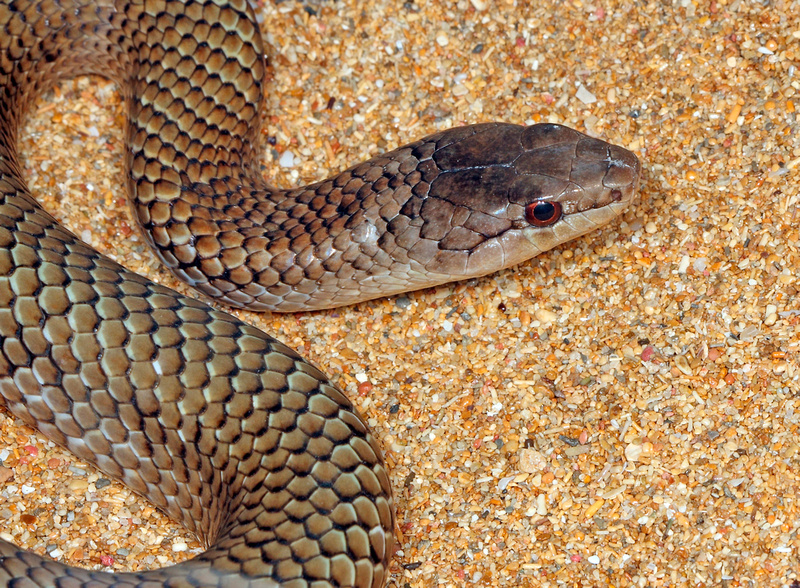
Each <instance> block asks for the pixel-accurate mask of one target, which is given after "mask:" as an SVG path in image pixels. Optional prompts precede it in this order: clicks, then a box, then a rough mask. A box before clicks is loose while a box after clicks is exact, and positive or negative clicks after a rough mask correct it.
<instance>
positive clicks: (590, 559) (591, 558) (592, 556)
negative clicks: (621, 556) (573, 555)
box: [589, 555, 600, 565]
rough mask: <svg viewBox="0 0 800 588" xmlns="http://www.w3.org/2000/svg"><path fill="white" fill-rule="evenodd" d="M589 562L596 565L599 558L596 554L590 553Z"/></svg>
mask: <svg viewBox="0 0 800 588" xmlns="http://www.w3.org/2000/svg"><path fill="white" fill-rule="evenodd" d="M589 563H590V564H593V565H598V564H599V563H600V558H599V557H597V556H596V555H590V556H589Z"/></svg>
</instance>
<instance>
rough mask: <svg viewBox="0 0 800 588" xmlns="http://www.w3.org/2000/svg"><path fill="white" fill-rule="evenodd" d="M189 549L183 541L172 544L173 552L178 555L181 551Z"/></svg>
mask: <svg viewBox="0 0 800 588" xmlns="http://www.w3.org/2000/svg"><path fill="white" fill-rule="evenodd" d="M188 548H189V546H188V545H186V543H184V542H183V541H177V542H175V543H173V544H172V551H174V552H176V553H177V552H180V551H186V550H187V549H188Z"/></svg>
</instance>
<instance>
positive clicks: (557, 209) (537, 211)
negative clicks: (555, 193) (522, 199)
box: [525, 200, 561, 227]
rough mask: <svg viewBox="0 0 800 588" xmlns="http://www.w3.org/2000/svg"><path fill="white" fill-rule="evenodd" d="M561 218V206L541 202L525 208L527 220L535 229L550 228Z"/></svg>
mask: <svg viewBox="0 0 800 588" xmlns="http://www.w3.org/2000/svg"><path fill="white" fill-rule="evenodd" d="M560 218H561V204H560V203H558V202H546V201H544V200H539V201H538V202H531V203H530V204H528V205H527V206H526V207H525V219H526V220H527V221H528V222H529V223H530V224H532V225H533V226H534V227H548V226H550V225H552V224H553V223H555V222H556V221H558V219H560Z"/></svg>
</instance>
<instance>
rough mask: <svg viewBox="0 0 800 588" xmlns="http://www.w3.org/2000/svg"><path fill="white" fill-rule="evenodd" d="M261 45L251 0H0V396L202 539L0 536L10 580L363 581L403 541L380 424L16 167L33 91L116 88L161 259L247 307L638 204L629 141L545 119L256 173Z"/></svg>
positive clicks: (524, 239) (533, 235)
mask: <svg viewBox="0 0 800 588" xmlns="http://www.w3.org/2000/svg"><path fill="white" fill-rule="evenodd" d="M263 54H264V51H263V45H262V40H261V36H260V32H259V30H258V27H257V25H256V24H255V20H254V18H253V14H252V11H251V9H250V7H249V5H248V4H247V2H246V0H230V1H228V0H219V1H218V2H215V1H214V0H208V1H195V0H189V1H186V2H183V1H181V2H178V1H165V0H155V1H149V2H146V3H143V4H139V3H134V2H126V1H122V0H120V1H119V2H117V3H114V2H112V1H110V0H101V1H99V2H88V1H85V0H77V1H76V0H58V1H55V0H42V1H38V2H34V1H30V0H0V198H1V201H0V402H2V403H3V404H4V405H5V406H6V407H7V408H8V409H9V410H10V411H11V412H12V413H13V414H15V415H17V416H18V417H20V418H21V419H23V420H24V421H25V422H26V423H29V424H30V425H31V426H34V427H36V428H38V429H39V430H41V431H42V432H43V433H44V434H45V435H47V436H48V437H49V438H50V439H52V440H53V441H55V442H56V443H59V444H61V445H63V446H65V447H67V448H68V449H70V450H71V451H72V452H74V453H75V454H76V455H78V456H79V457H80V458H81V459H84V460H86V461H88V462H92V463H94V464H96V465H97V466H98V467H99V468H100V469H101V470H103V471H104V472H105V473H106V474H108V475H110V476H113V477H115V478H118V479H120V480H122V481H123V482H124V483H125V484H127V485H128V486H129V487H130V488H132V489H133V490H135V491H136V492H138V493H139V494H141V495H142V496H144V497H146V498H147V499H148V500H150V501H151V502H152V503H153V504H155V505H156V506H157V507H158V508H160V509H161V510H163V511H164V512H166V513H167V514H168V515H170V516H172V517H173V518H175V519H177V520H179V521H181V522H182V523H183V524H184V525H186V527H187V528H189V529H190V530H192V531H194V532H195V533H197V535H198V536H199V537H200V539H201V540H202V541H204V542H205V543H206V545H207V546H208V550H207V551H206V552H205V553H203V554H202V555H199V556H198V557H196V558H195V559H193V560H190V561H187V562H184V563H182V564H179V565H176V566H173V567H169V568H165V569H161V570H154V571H150V572H146V573H136V574H132V573H131V574H118V575H113V574H108V573H105V572H91V571H86V570H79V569H75V568H70V567H68V566H64V565H62V564H60V563H57V562H53V561H51V560H49V559H44V558H41V557H38V556H35V555H33V554H30V553H26V552H23V551H21V550H19V548H17V547H15V546H14V545H11V544H9V543H6V542H3V541H0V586H26V587H27V586H41V587H44V586H58V587H62V588H67V587H74V586H86V587H88V586H92V587H95V586H117V587H139V586H141V587H144V586H154V585H163V586H171V587H176V588H177V587H183V586H236V587H245V586H252V587H256V586H274V585H282V586H290V587H300V586H316V587H321V586H359V587H367V586H375V587H379V586H382V585H384V583H385V581H386V578H387V569H388V563H389V558H390V557H391V554H392V551H393V536H392V532H393V528H394V514H393V506H392V495H391V490H390V487H389V481H388V476H387V473H386V469H385V466H384V464H383V460H382V457H381V453H380V450H379V448H378V445H377V443H376V441H375V439H374V438H373V437H372V436H371V434H370V433H369V431H368V430H367V427H366V425H365V423H364V422H363V420H362V419H361V418H360V417H359V416H358V414H357V413H356V411H355V410H354V409H353V406H352V405H351V404H350V402H349V401H348V400H347V399H346V398H345V397H344V396H343V395H342V393H341V392H340V391H338V390H337V389H336V388H334V387H333V386H331V384H330V383H329V382H328V380H327V378H326V377H325V376H324V375H323V374H322V373H321V372H320V371H319V370H317V369H316V368H314V367H313V366H311V365H309V364H308V363H307V362H305V361H304V360H303V359H302V358H301V357H299V356H298V355H297V354H296V353H295V352H294V351H292V350H291V349H289V348H287V347H285V346H284V345H283V344H281V343H279V342H278V341H276V340H274V339H272V338H270V337H269V336H267V335H265V334H264V333H261V332H260V331H258V330H256V329H254V328H252V327H250V326H248V325H246V324H244V323H242V322H240V321H239V320H237V319H235V318H233V317H231V316H229V315H227V314H225V313H222V312H218V311H215V310H212V309H211V308H209V307H208V306H206V305H204V304H202V303H200V302H197V301H194V300H191V299H189V298H185V297H183V296H180V295H178V294H177V293H175V292H173V291H171V290H169V289H167V288H164V287H161V286H157V285H155V284H153V283H152V282H150V281H149V280H146V279H145V278H142V277H140V276H138V275H136V274H133V273H131V272H129V271H127V270H125V269H124V268H122V267H120V266H119V265H117V264H116V263H114V262H112V261H111V260H109V259H107V258H106V257H104V256H102V255H100V254H98V253H97V252H95V251H94V250H92V249H91V248H90V247H88V246H87V245H85V244H84V243H82V242H80V241H79V240H78V239H77V238H76V237H75V236H74V235H72V234H71V233H70V232H68V231H66V230H65V229H63V228H61V227H60V226H59V225H58V224H57V223H56V221H55V220H54V219H53V218H52V217H51V216H50V215H49V214H47V213H46V212H44V211H43V210H42V209H41V208H40V207H39V205H38V204H37V203H36V202H35V201H34V199H33V198H32V197H31V195H30V194H29V192H28V189H27V187H26V185H25V182H24V180H23V178H22V176H21V171H20V166H19V159H18V155H17V135H18V133H19V129H20V126H21V124H22V119H23V117H24V115H25V107H26V106H27V105H29V104H31V103H33V101H34V99H35V97H36V96H37V95H39V94H40V93H41V92H43V91H45V90H46V89H47V88H49V87H51V86H52V85H53V84H54V83H55V82H56V81H57V80H58V79H61V78H63V77H67V76H74V75H80V74H87V73H96V74H100V75H107V76H112V77H114V78H115V79H117V80H119V81H120V83H121V84H122V88H123V90H124V92H125V95H126V96H127V97H128V102H129V114H130V119H129V121H130V122H129V130H128V158H127V164H128V172H129V187H130V192H131V200H132V202H133V207H134V209H135V211H136V214H137V217H138V219H139V222H140V224H141V226H142V227H143V228H144V229H145V231H146V234H147V235H148V239H149V241H150V242H151V244H152V245H153V246H154V247H155V248H156V251H157V253H158V255H159V257H160V258H161V259H162V260H163V261H164V262H165V263H166V264H167V266H168V267H170V269H171V270H172V271H173V272H174V273H175V274H176V275H177V276H179V277H181V278H182V279H185V280H186V281H188V282H189V283H190V284H193V285H194V286H195V287H197V288H198V289H199V290H200V291H202V292H204V293H205V294H207V295H209V296H214V297H217V298H220V299H222V300H224V301H226V302H228V303H231V304H234V305H237V306H243V307H247V308H251V309H256V310H264V309H272V310H279V311H291V310H300V309H314V308H326V307H331V306H338V305H342V304H350V303H354V302H357V301H361V300H367V299H370V298H374V297H377V296H386V295H390V294H394V293H399V292H405V291H408V290H412V289H415V288H421V287H426V286H431V285H435V284H439V283H443V282H447V281H452V280H459V279H464V278H469V277H475V276H480V275H484V274H486V273H489V272H492V271H496V270H499V269H502V268H504V267H509V266H511V265H514V264H517V263H519V262H521V261H524V260H526V259H528V258H530V257H533V256H534V255H537V254H538V253H540V252H541V251H544V250H547V249H550V248H551V247H553V246H555V245H557V244H559V243H562V242H564V241H566V240H568V239H571V238H573V237H576V236H578V235H580V234H583V233H585V232H588V231H590V230H592V229H594V228H595V227H597V226H599V225H601V224H603V223H605V222H608V221H609V220H611V219H612V218H614V217H615V216H617V215H618V214H620V213H621V212H622V210H624V208H625V207H626V206H627V205H628V204H629V203H630V202H631V200H632V199H633V197H634V194H635V190H636V184H637V181H638V172H639V164H638V161H637V160H636V158H635V157H634V156H633V155H632V154H631V153H629V152H628V151H626V150H624V149H622V148H619V147H615V146H612V145H609V144H607V143H604V142H602V141H598V140H595V139H591V138H589V137H586V136H585V135H582V134H580V133H577V132H575V131H572V130H570V129H567V128H564V127H560V126H557V125H538V126H533V127H520V126H516V125H505V124H486V125H476V126H472V127H463V128H458V129H452V130H450V131H445V132H443V133H438V134H436V135H432V136H430V137H427V138H425V139H422V140H421V141H417V142H415V143H413V144H411V145H407V146H405V147H401V148H400V149H397V150H395V151H392V152H390V153H386V154H384V155H381V156H378V157H376V158H374V159H372V160H370V161H368V162H365V163H361V164H359V165H356V166H355V167H353V168H351V169H349V170H347V171H345V172H342V173H341V174H339V175H337V176H334V177H332V178H330V179H328V180H325V181H323V182H319V183H317V184H314V185H311V186H306V187H302V188H296V189H292V190H285V191H281V190H276V189H274V188H270V187H269V186H267V185H266V184H265V183H264V180H263V179H262V178H261V177H260V176H258V175H257V174H255V173H254V172H253V170H254V169H256V167H257V166H256V165H254V163H253V162H254V161H256V159H257V156H258V151H257V146H258V137H259V136H260V133H259V125H260V122H261V119H260V107H261V105H262V102H263V94H262V92H263V87H262V86H263V77H264V63H263V59H262V55H263Z"/></svg>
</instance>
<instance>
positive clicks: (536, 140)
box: [409, 124, 640, 281]
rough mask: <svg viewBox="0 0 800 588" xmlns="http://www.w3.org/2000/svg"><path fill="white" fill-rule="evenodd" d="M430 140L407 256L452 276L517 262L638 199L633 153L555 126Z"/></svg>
mask: <svg viewBox="0 0 800 588" xmlns="http://www.w3.org/2000/svg"><path fill="white" fill-rule="evenodd" d="M428 141H432V142H433V143H434V144H435V149H433V151H432V153H431V154H430V159H429V160H427V161H421V162H420V169H422V170H423V172H422V173H423V177H424V176H425V173H426V167H429V168H431V169H429V170H428V174H429V176H430V177H431V178H432V180H431V181H430V184H429V188H428V189H427V192H426V194H425V197H424V199H420V201H419V203H418V209H419V210H418V214H419V216H418V218H419V220H421V223H422V224H421V227H420V228H419V237H420V240H419V242H418V243H417V244H415V245H414V246H412V248H411V250H410V251H409V257H411V258H415V254H417V256H416V260H417V261H419V262H421V263H424V265H425V268H426V270H427V271H429V272H433V273H437V274H442V275H447V276H449V278H448V280H454V279H463V278H470V277H477V276H482V275H486V274H488V273H492V272H495V271H497V270H499V269H502V268H507V267H510V266H513V265H516V264H519V263H521V262H523V261H526V260H528V259H530V258H532V257H534V256H536V255H538V254H539V253H542V252H543V251H547V250H548V249H551V248H553V247H555V246H557V245H559V244H561V243H564V242H565V241H569V240H570V239H573V238H575V237H578V236H580V235H583V234H585V233H588V232H589V231H592V230H594V229H596V228H598V227H600V226H602V225H604V224H605V223H607V222H608V221H610V220H612V219H613V218H614V217H616V216H618V215H619V214H621V213H622V212H623V211H624V210H625V208H626V207H627V206H628V205H629V204H630V203H631V202H632V200H633V198H634V196H635V194H636V189H637V185H638V180H639V169H640V166H639V161H638V159H637V158H636V156H635V155H634V154H633V153H631V152H630V151H628V150H626V149H623V148H622V147H617V146H615V145H611V144H609V143H606V142H604V141H601V140H599V139H594V138H592V137H588V136H586V135H584V134H582V133H579V132H577V131H574V130H572V129H569V128H567V127H563V126H560V125H555V124H540V125H533V126H528V127H522V126H518V125H510V124H485V125H474V126H471V127H463V128H459V129H452V130H450V131H446V132H445V133H441V134H440V135H435V136H433V137H430V138H429V139H428ZM427 144H430V143H427ZM433 168H435V170H436V173H435V175H434V174H433V173H431V172H432V169H433ZM414 247H416V248H417V251H415V250H414ZM443 281H444V280H443Z"/></svg>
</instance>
